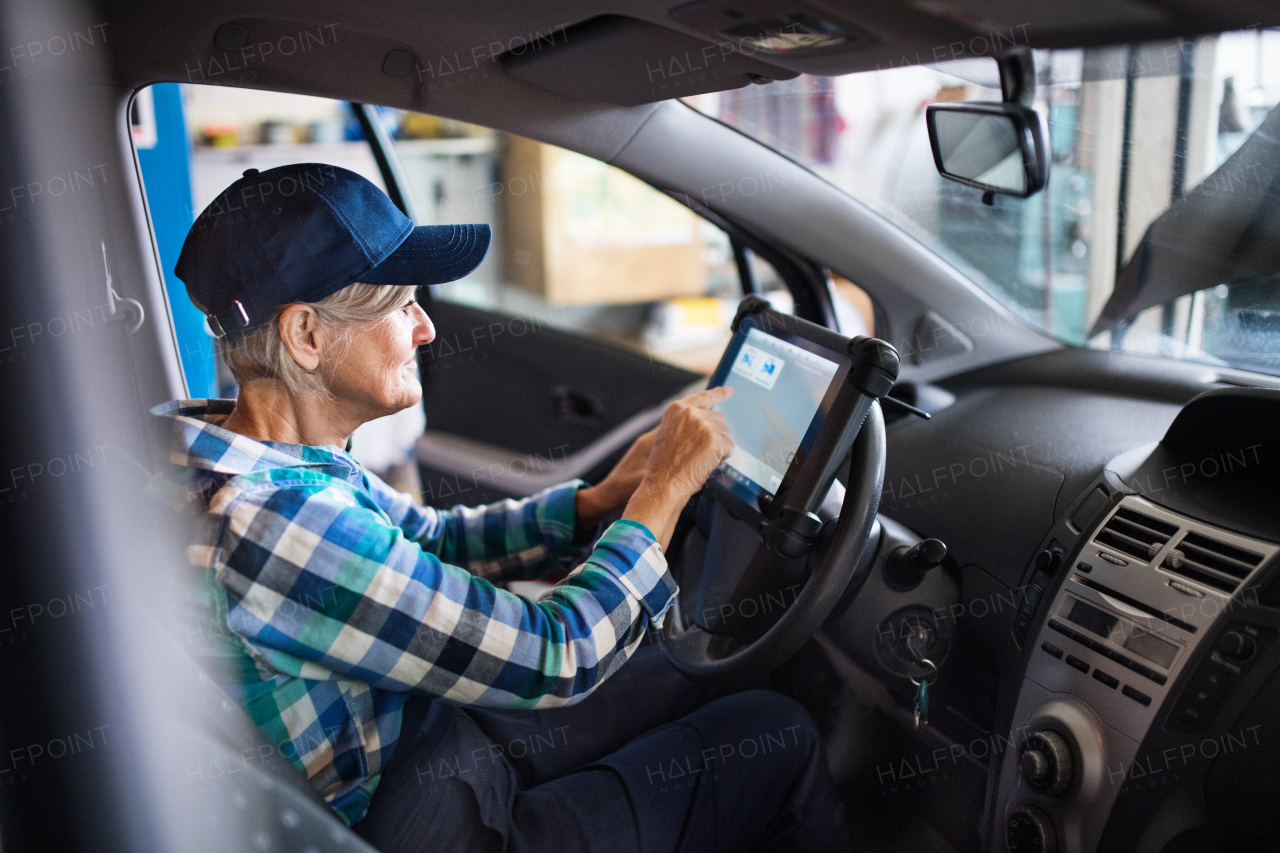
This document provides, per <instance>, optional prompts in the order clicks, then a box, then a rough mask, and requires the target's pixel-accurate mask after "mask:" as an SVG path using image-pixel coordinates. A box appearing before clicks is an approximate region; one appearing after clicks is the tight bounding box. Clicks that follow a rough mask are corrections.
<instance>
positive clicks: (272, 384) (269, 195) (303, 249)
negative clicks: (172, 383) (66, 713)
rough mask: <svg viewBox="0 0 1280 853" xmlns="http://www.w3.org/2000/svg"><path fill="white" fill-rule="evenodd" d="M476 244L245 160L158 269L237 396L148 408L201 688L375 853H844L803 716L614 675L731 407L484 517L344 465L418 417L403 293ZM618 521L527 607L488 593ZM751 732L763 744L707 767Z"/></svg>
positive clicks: (648, 614) (468, 259)
mask: <svg viewBox="0 0 1280 853" xmlns="http://www.w3.org/2000/svg"><path fill="white" fill-rule="evenodd" d="M488 244H489V229H488V227H487V226H483V225H480V226H476V225H463V226H439V227H425V226H423V227H414V225H413V223H412V222H410V221H409V220H408V219H406V218H405V217H404V216H403V215H402V214H401V213H400V212H399V211H398V210H397V209H396V208H395V207H394V206H393V205H392V204H391V202H390V201H389V200H388V199H387V197H386V196H385V195H384V194H383V193H382V192H381V191H380V190H379V189H378V188H377V187H375V186H374V185H372V184H371V183H369V182H368V181H366V180H365V179H363V178H361V177H359V176H357V175H355V174H354V173H352V172H348V171H346V170H344V169H340V168H337V167H333V166H326V165H321V164H299V165H294V166H284V167H281V168H278V169H272V170H269V171H265V172H261V173H259V172H257V170H254V169H250V170H249V171H247V172H246V173H245V175H244V177H243V178H241V179H240V180H238V181H236V182H235V183H233V184H232V185H231V186H230V187H229V188H228V189H227V190H225V191H224V192H223V193H222V194H221V195H219V196H218V198H217V199H216V200H215V201H214V202H213V203H212V204H210V206H209V207H208V208H207V209H206V210H205V211H204V212H203V213H202V214H201V215H200V217H199V218H198V219H197V220H196V222H195V224H194V225H193V226H192V229H191V232H190V233H189V234H188V236H187V240H186V243H185V244H184V246H183V250H182V255H181V257H180V258H179V261H178V265H177V269H176V272H177V274H178V275H179V276H180V277H181V278H182V280H183V281H184V282H185V283H186V285H187V289H188V292H189V293H190V295H191V298H192V300H193V301H194V302H195V304H196V305H197V306H199V307H200V309H201V310H202V311H205V312H206V315H207V317H208V323H209V327H210V330H211V331H212V332H213V333H214V334H215V335H216V336H218V337H219V338H220V347H221V352H222V356H223V358H224V360H225V361H226V364H227V366H228V367H229V368H230V370H231V372H232V373H233V374H234V375H235V378H236V380H237V382H238V383H239V386H240V392H239V397H238V398H237V399H236V400H235V402H234V404H232V403H230V402H227V401H181V402H176V403H172V404H169V405H168V406H167V407H161V409H162V410H163V411H161V412H159V413H161V414H165V415H167V416H169V417H171V418H172V434H173V445H172V447H171V453H170V461H171V463H172V466H171V470H170V472H169V474H168V476H169V478H170V480H171V481H172V482H175V483H178V484H180V485H182V486H183V489H182V491H181V494H184V495H188V496H191V497H190V501H191V502H192V503H193V504H194V512H193V517H194V518H195V519H196V521H195V523H194V527H193V529H192V531H191V534H190V536H191V539H190V545H189V548H188V552H187V553H188V560H189V562H190V563H191V566H192V569H193V571H194V574H195V584H194V590H195V596H196V602H197V604H198V606H199V607H201V608H203V609H204V615H205V616H206V618H209V619H212V620H214V622H215V624H216V625H218V626H219V627H220V628H223V629H224V630H222V631H221V632H218V631H215V632H213V636H214V639H215V641H216V648H215V649H214V653H215V655H216V656H217V657H219V658H220V662H221V663H222V664H223V666H221V667H220V670H219V672H217V673H214V675H215V676H216V677H217V678H219V680H220V683H221V684H222V686H223V688H224V689H225V690H227V691H228V692H229V693H230V694H231V695H232V696H233V697H234V698H235V699H236V700H237V701H238V702H240V704H241V705H242V706H243V707H244V709H245V710H246V711H247V712H248V713H249V715H250V717H251V718H252V719H253V721H254V722H255V723H256V724H257V725H258V726H260V727H261V728H262V729H263V730H264V731H265V732H266V734H267V735H269V736H270V737H271V738H272V740H273V741H274V742H275V743H277V744H280V745H281V747H282V750H281V751H282V752H283V753H284V754H285V755H286V756H287V757H289V758H291V759H292V760H293V763H294V764H295V765H296V767H297V768H298V770H299V771H300V772H302V773H304V774H305V775H306V777H307V779H308V781H309V782H310V784H311V785H312V786H313V787H314V788H315V789H316V791H318V792H319V794H320V795H321V796H322V797H323V798H324V799H325V800H326V801H327V802H328V803H329V804H330V805H331V806H332V808H333V809H334V811H335V812H336V813H337V815H338V816H339V817H340V818H342V820H344V821H345V822H347V823H348V824H351V825H354V826H355V828H356V830H357V831H358V832H359V833H360V834H361V835H363V836H364V837H365V838H367V839H369V840H370V841H371V842H372V843H374V844H375V846H377V847H379V848H380V849H382V850H384V851H392V850H394V851H411V850H431V851H444V850H513V851H538V850H552V849H554V850H557V851H559V850H582V851H605V850H654V851H667V850H699V851H701V850H721V849H733V850H739V849H742V850H745V849H747V848H755V849H788V850H832V849H841V848H843V847H844V846H846V844H847V839H846V830H845V829H844V827H843V824H842V821H841V819H840V816H839V815H840V806H839V802H838V799H837V798H836V796H835V794H834V788H833V785H832V782H831V779H830V776H829V774H828V773H827V770H826V762H825V759H824V757H823V753H822V749H821V745H820V743H819V740H818V737H817V735H816V732H815V731H814V728H813V724H812V721H811V720H810V719H809V717H808V716H807V715H806V714H805V712H804V711H803V710H802V709H801V708H800V706H799V705H797V704H796V703H795V702H793V701H792V700H790V699H787V698H784V697H782V696H780V695H778V694H775V693H771V692H767V691H762V690H755V691H749V692H745V693H738V694H736V695H731V696H723V697H719V698H716V697H715V694H714V693H713V692H712V691H710V690H708V689H707V688H704V687H699V686H696V685H693V684H691V683H689V682H687V681H685V680H684V679H683V678H681V677H680V676H679V675H678V674H676V673H675V672H674V671H673V670H671V668H670V667H669V665H667V664H666V662H665V661H664V660H663V659H662V656H661V654H660V652H658V650H656V649H654V647H652V646H650V647H647V648H646V649H644V650H642V651H641V652H640V653H638V654H636V652H637V648H638V647H639V646H640V645H641V641H642V639H643V637H644V634H645V631H646V629H648V628H650V627H651V626H659V625H660V624H661V621H662V618H663V614H664V613H665V612H666V610H667V608H668V607H669V606H670V604H671V602H672V600H673V597H674V595H675V593H676V584H675V581H674V580H673V579H672V577H671V574H670V573H669V572H668V570H667V565H666V560H665V557H664V555H663V550H664V548H665V547H666V545H667V543H668V541H669V540H670V538H671V535H672V531H673V530H674V527H675V523H676V520H677V517H678V515H679V513H680V510H681V508H682V507H683V506H684V505H685V503H686V502H687V500H688V499H689V497H690V496H691V495H693V494H694V493H696V492H697V491H698V489H700V488H701V486H702V484H703V482H704V481H705V479H706V478H707V476H708V475H709V474H710V472H711V471H712V469H713V468H714V467H715V466H716V465H717V464H718V463H719V462H720V461H721V460H722V459H723V458H725V456H726V455H727V454H728V453H729V452H730V451H731V450H732V442H731V441H730V439H729V436H728V432H727V429H726V427H725V424H724V421H723V419H722V418H721V416H720V415H719V414H718V413H716V412H715V411H713V408H712V407H713V406H714V405H715V404H717V403H718V402H720V401H721V400H723V399H725V398H726V397H727V396H728V394H729V393H731V392H730V391H729V390H726V389H714V390H708V391H703V392H700V393H697V394H694V395H692V396H690V397H687V398H685V399H684V400H681V401H678V402H675V403H672V404H671V405H670V406H669V407H668V408H667V410H666V412H665V413H664V414H663V417H662V422H661V424H660V425H659V426H658V428H657V429H656V430H655V431H653V432H651V433H649V434H647V435H645V436H643V437H641V438H640V439H639V440H638V441H637V442H636V443H635V444H634V445H633V446H632V447H631V448H630V450H629V451H628V452H627V453H626V454H625V455H624V457H623V459H622V460H621V461H620V462H619V463H618V465H617V467H616V468H615V469H614V470H613V471H612V472H611V473H610V474H609V475H608V476H607V477H606V478H605V479H604V480H603V481H602V482H600V483H599V484H598V485H595V486H587V485H586V484H584V483H582V482H573V483H567V484H565V485H563V486H558V487H555V488H551V489H548V490H547V491H545V492H542V493H540V494H538V495H534V496H533V497H531V498H527V499H525V500H521V501H503V502H501V503H498V504H494V505H491V506H486V507H478V508H465V507H454V508H453V509H451V510H449V511H447V512H441V511H437V510H434V509H428V508H423V507H421V506H418V505H417V504H416V503H414V502H413V501H412V500H411V499H410V498H409V497H407V496H405V495H402V494H400V493H397V492H395V491H393V490H392V489H390V488H389V487H387V486H386V485H385V484H384V483H383V482H382V481H380V480H379V479H378V478H377V477H375V476H374V475H372V474H370V473H369V472H368V471H365V470H363V469H362V468H361V467H360V465H359V464H358V463H357V462H356V461H355V460H354V459H352V457H351V456H349V455H348V454H347V453H346V452H345V449H344V448H347V447H348V441H349V437H350V436H351V434H352V432H353V431H354V430H355V429H356V427H358V426H359V425H360V424H362V423H365V422H367V421H369V420H372V419H374V418H378V417H381V416H383V415H388V414H391V413H393V412H396V411H399V410H401V409H403V408H405V407H408V406H414V405H417V404H418V403H419V401H420V399H421V396H422V387H421V385H420V384H419V381H418V374H417V364H416V356H415V352H416V350H417V348H418V347H419V346H422V345H424V344H427V343H429V342H430V341H431V340H432V338H433V336H434V334H435V331H434V329H433V328H432V325H431V321H430V319H429V318H428V317H427V315H426V314H425V313H424V312H423V309H422V308H421V306H419V305H418V303H417V302H416V301H414V293H415V288H416V287H417V286H418V285H422V284H437V283H441V282H445V281H450V280H453V279H457V278H460V277H462V276H464V275H466V274H467V273H468V272H470V271H471V270H473V269H474V268H475V267H476V266H477V265H478V264H479V263H480V261H481V259H482V258H483V257H484V254H485V251H486V250H487V248H488ZM476 393H478V394H482V393H485V389H483V388H477V389H476ZM170 491H171V493H173V492H174V491H176V490H170ZM619 513H620V515H621V518H620V519H618V520H617V521H614V522H613V523H612V524H611V525H609V527H608V528H607V529H606V530H604V531H603V533H602V534H600V535H599V537H598V539H597V540H596V541H595V543H594V546H593V547H592V548H591V550H590V553H589V555H588V556H587V557H586V559H585V560H584V561H583V562H582V563H581V564H580V565H578V566H577V568H575V569H574V570H573V571H572V572H571V573H570V574H569V575H568V577H566V578H565V579H563V580H561V581H560V582H559V583H558V584H556V585H555V587H554V589H553V591H552V592H551V593H550V594H549V595H548V596H547V597H546V598H545V599H544V600H542V601H540V602H538V603H532V602H529V601H526V600H524V599H521V598H519V597H517V596H515V595H512V594H509V593H507V592H505V591H503V590H501V589H499V588H497V587H495V586H494V583H495V582H502V581H505V580H508V579H513V578H531V577H537V576H538V575H539V574H540V573H542V572H544V571H546V570H547V569H548V568H552V567H556V566H558V565H560V563H561V562H562V561H564V560H567V559H570V558H571V557H572V556H573V555H574V553H575V546H584V545H587V544H590V540H591V537H592V535H593V534H594V533H596V532H598V527H599V526H600V524H599V523H600V522H601V521H602V520H604V519H606V518H609V517H611V516H614V515H618V514H619ZM577 550H581V548H580V547H578V548H577ZM633 654H634V659H633V660H632V661H631V662H630V663H628V659H629V658H631V657H632V656H633ZM624 664H626V666H624ZM606 680H608V683H607V684H604V686H603V687H601V684H602V683H603V682H606ZM598 687H600V689H599V690H598V691H597V688H598ZM593 691H595V692H594V693H593ZM587 697H589V698H587ZM584 698H586V701H585V702H582V703H581V704H576V703H579V701H580V700H583V699H584ZM747 741H755V742H759V743H761V744H765V746H767V747H768V749H767V750H763V749H761V750H757V749H753V750H752V753H751V757H750V758H746V757H743V756H745V755H746V751H745V749H743V750H741V751H738V752H735V750H734V748H733V747H732V746H731V745H735V744H736V745H742V744H744V743H745V742H747ZM725 745H730V746H729V747H727V748H725ZM766 751H767V753H768V754H764V753H765V752H766ZM735 756H736V760H735Z"/></svg>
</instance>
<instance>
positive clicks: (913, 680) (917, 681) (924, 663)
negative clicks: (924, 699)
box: [907, 658, 938, 687]
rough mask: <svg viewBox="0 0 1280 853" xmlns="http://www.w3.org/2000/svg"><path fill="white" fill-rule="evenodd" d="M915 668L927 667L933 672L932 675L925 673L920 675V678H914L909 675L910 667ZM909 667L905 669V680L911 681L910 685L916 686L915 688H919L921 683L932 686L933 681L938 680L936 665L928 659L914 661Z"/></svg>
mask: <svg viewBox="0 0 1280 853" xmlns="http://www.w3.org/2000/svg"><path fill="white" fill-rule="evenodd" d="M916 666H928V667H929V669H931V670H933V674H932V675H929V674H928V673H925V674H923V675H921V677H920V678H916V677H914V676H913V675H912V674H911V667H916ZM911 667H908V668H907V678H909V679H911V683H912V684H914V685H916V686H917V687H919V686H920V682H921V681H927V682H929V683H930V684H932V683H933V682H934V681H937V679H938V665H937V664H936V663H934V662H933V661H931V660H929V659H928V658H921V659H920V660H918V661H915V662H914V663H912V664H911Z"/></svg>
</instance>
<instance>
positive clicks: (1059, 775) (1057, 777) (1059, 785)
mask: <svg viewBox="0 0 1280 853" xmlns="http://www.w3.org/2000/svg"><path fill="white" fill-rule="evenodd" d="M1018 767H1019V768H1020V769H1021V770H1022V776H1023V778H1024V779H1026V780H1027V783H1028V784H1029V785H1031V787H1032V788H1035V789H1036V790H1037V791H1040V792H1041V793H1045V794H1048V795H1050V796H1055V797H1056V796H1057V795H1058V794H1061V793H1062V792H1063V791H1065V790H1067V787H1068V786H1070V784H1071V774H1072V773H1073V772H1074V769H1075V768H1074V762H1073V760H1072V758H1071V746H1070V744H1068V743H1067V739H1066V738H1065V737H1063V736H1062V735H1060V734H1058V733H1057V732H1055V731H1048V730H1044V731H1038V732H1032V733H1031V734H1029V735H1027V739H1026V741H1025V742H1024V743H1023V744H1022V749H1021V751H1020V752H1019V755H1018Z"/></svg>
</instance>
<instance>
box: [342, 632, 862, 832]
mask: <svg viewBox="0 0 1280 853" xmlns="http://www.w3.org/2000/svg"><path fill="white" fill-rule="evenodd" d="M414 732H416V735H415V734H413V733H414ZM355 829H356V831H357V832H358V833H359V834H360V835H361V836H363V837H364V838H365V839H367V840H368V841H369V842H370V843H371V844H373V845H374V846H375V847H377V848H378V849H379V850H381V851H383V853H409V851H433V853H437V851H438V853H444V851H455V850H456V851H464V850H465V851H502V850H506V851H513V853H526V851H527V853H534V851H548V853H549V852H550V851H556V853H576V851H583V853H586V851H592V853H596V851H646V853H648V851H653V853H667V851H689V853H693V851H697V853H711V852H712V851H743V853H745V851H753V850H754V851H766V850H779V851H782V850H786V851H808V850H813V851H819V850H820V851H843V850H848V849H850V842H849V836H848V830H847V828H846V827H845V825H844V823H843V812H842V807H841V805H840V802H839V799H838V797H837V796H836V792H835V787H834V784H833V782H832V780H831V777H830V774H829V772H828V770H827V765H826V758H825V755H824V754H823V749H822V745H821V743H820V741H819V738H818V733H817V731H816V729H815V727H814V724H813V721H812V719H810V717H809V715H808V714H807V713H806V712H805V711H804V709H803V708H801V707H800V705H799V704H797V703H796V702H795V701H793V700H791V699H789V698H787V697H785V696H782V695H781V694H778V693H774V692H772V691H768V690H749V691H747V692H743V693H736V694H733V695H728V696H721V695H718V691H716V690H715V689H713V688H709V687H707V686H704V685H700V684H695V683H694V682H691V681H689V680H687V679H685V678H684V677H683V676H681V675H680V674H679V673H678V672H676V671H675V670H674V669H673V668H672V667H671V666H670V664H669V663H668V662H667V660H666V658H665V656H664V655H663V654H662V652H661V650H660V649H658V648H656V647H647V648H643V649H641V650H640V651H638V652H637V653H636V654H635V656H633V658H632V659H631V660H630V661H629V662H628V663H627V664H626V665H624V666H623V667H622V669H621V670H619V671H618V672H617V673H615V674H614V676H613V677H612V678H610V679H609V680H608V681H606V682H605V683H604V684H603V685H601V686H600V687H599V689H597V690H596V691H595V692H594V693H593V694H592V695H591V696H589V697H587V698H586V699H585V700H583V701H582V702H580V703H578V704H577V705H573V706H570V707H567V708H556V709H551V710H545V711H488V710H484V709H477V708H461V707H456V706H450V705H447V704H445V703H444V702H441V701H438V700H437V701H430V700H419V699H412V700H410V702H409V703H408V704H407V705H406V707H405V727H404V729H403V730H402V735H401V741H400V744H399V745H398V746H397V747H396V751H395V754H394V756H393V757H392V760H391V762H390V763H389V765H388V767H387V769H386V772H384V773H383V776H382V780H381V782H380V783H379V785H378V789H377V791H376V793H375V794H374V797H373V802H372V803H371V804H370V808H369V812H368V814H367V815H366V816H365V818H364V819H363V820H361V821H360V823H358V824H357V825H356V827H355Z"/></svg>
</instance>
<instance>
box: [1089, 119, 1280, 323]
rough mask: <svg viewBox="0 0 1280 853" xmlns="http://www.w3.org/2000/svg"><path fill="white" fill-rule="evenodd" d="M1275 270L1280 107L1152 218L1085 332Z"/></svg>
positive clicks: (1279, 259)
mask: <svg viewBox="0 0 1280 853" xmlns="http://www.w3.org/2000/svg"><path fill="white" fill-rule="evenodd" d="M1277 275H1280V107H1278V108H1275V109H1272V110H1271V112H1270V113H1269V114H1268V115H1267V117H1266V118H1265V119H1263V121H1262V124H1260V125H1259V126H1258V128H1257V130H1255V131H1254V132H1253V135H1252V136H1250V137H1249V138H1248V139H1247V140H1245V143H1244V144H1243V145H1241V146H1240V148H1239V150H1237V151H1236V153H1235V154H1232V155H1231V157H1230V158H1228V159H1227V161H1226V162H1225V163H1223V164H1222V165H1221V166H1220V167H1219V168H1218V170H1217V171H1215V172H1214V173H1213V174H1211V175H1209V177H1207V178H1205V179H1204V180H1203V181H1201V182H1200V183H1199V184H1198V185H1197V186H1196V187H1195V188H1194V189H1192V190H1191V191H1190V192H1188V193H1187V194H1186V195H1185V196H1183V197H1182V198H1180V199H1179V200H1178V201H1176V202H1174V203H1173V205H1172V206H1170V208H1169V209H1168V210H1166V211H1165V212H1164V213H1163V214H1161V215H1160V217H1159V218H1157V219H1156V220H1155V221H1154V222H1152V223H1151V225H1150V227H1148V228H1147V233H1146V234H1145V235H1143V237H1142V242H1141V243H1139V244H1138V248H1137V249H1136V250H1134V253H1133V257H1131V258H1130V259H1129V261H1128V263H1126V264H1125V266H1124V269H1122V270H1121V271H1120V275H1119V276H1118V277H1117V278H1116V287H1115V290H1114V291H1112V293H1111V298H1110V299H1108V300H1107V304H1106V305H1105V306H1104V307H1103V309H1102V314H1101V315H1100V316H1099V317H1098V320H1097V322H1096V323H1095V324H1094V327H1093V330H1092V331H1091V332H1090V335H1096V334H1098V333H1100V332H1103V331H1106V330H1107V329H1110V328H1111V327H1113V326H1115V325H1117V324H1119V323H1127V322H1129V321H1131V320H1132V319H1133V318H1135V317H1137V316H1138V314H1139V313H1141V312H1142V311H1143V310H1145V309H1147V308H1150V307H1152V306H1153V305H1162V304H1164V303H1165V302H1168V301H1170V300H1172V299H1177V298H1178V297H1179V296H1185V295H1186V294H1188V293H1195V292H1196V291H1199V290H1205V289H1207V288H1210V287H1216V286H1217V285H1219V284H1240V283H1244V282H1251V281H1257V280H1260V279H1264V278H1274V277H1275V276H1277Z"/></svg>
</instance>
